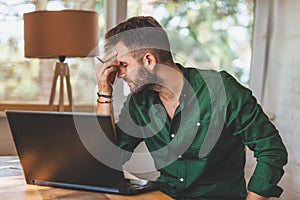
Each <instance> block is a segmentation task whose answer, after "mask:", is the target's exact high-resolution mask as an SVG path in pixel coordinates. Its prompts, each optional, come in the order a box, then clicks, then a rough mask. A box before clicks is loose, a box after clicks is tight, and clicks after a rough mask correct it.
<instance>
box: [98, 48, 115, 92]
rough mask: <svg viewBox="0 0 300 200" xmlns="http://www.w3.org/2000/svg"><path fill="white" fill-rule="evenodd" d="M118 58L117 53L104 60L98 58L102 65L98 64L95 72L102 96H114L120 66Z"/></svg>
mask: <svg viewBox="0 0 300 200" xmlns="http://www.w3.org/2000/svg"><path fill="white" fill-rule="evenodd" d="M116 57H117V52H116V51H113V52H112V53H111V54H108V55H107V56H105V57H104V58H103V59H101V58H98V57H97V58H98V60H99V61H100V63H99V64H97V66H96V69H95V71H96V76H97V79H98V90H99V91H98V92H99V93H101V94H106V95H111V94H112V91H113V88H112V85H113V83H114V81H115V78H116V75H117V72H118V66H119V63H118V62H117V60H116Z"/></svg>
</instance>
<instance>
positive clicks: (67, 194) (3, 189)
mask: <svg viewBox="0 0 300 200" xmlns="http://www.w3.org/2000/svg"><path fill="white" fill-rule="evenodd" d="M10 199H13V200H41V199H43V200H44V199H47V200H49V199H69V200H73V199H75V200H76V199H89V200H96V199H97V200H98V199H100V200H104V199H113V200H133V199H134V200H152V199H153V200H157V199H159V200H164V199H166V200H168V199H172V198H170V197H169V196H167V195H166V194H164V193H162V192H160V191H152V192H147V193H144V194H139V195H133V196H122V195H115V194H106V193H100V192H90V191H82V190H71V189H62V188H53V187H44V186H35V185H27V184H26V182H25V179H24V175H23V172H22V170H21V166H20V162H19V160H18V158H17V157H16V156H0V200H10Z"/></svg>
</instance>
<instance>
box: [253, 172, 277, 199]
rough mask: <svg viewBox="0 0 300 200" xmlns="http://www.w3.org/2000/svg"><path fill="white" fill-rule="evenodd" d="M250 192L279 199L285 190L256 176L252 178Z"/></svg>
mask: <svg viewBox="0 0 300 200" xmlns="http://www.w3.org/2000/svg"><path fill="white" fill-rule="evenodd" d="M248 190H250V191H252V192H254V193H256V194H259V195H261V196H264V197H279V196H280V195H281V193H282V192H283V189H282V188H281V187H279V186H277V185H276V184H272V183H268V182H266V181H265V180H264V179H262V178H260V177H255V176H252V177H251V179H250V181H249V184H248Z"/></svg>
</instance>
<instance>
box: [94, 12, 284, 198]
mask: <svg viewBox="0 0 300 200" xmlns="http://www.w3.org/2000/svg"><path fill="white" fill-rule="evenodd" d="M105 39H106V44H105V47H106V50H107V52H110V53H107V55H106V56H105V57H104V58H103V59H102V60H101V59H100V60H101V63H100V64H99V65H98V66H97V69H100V70H98V72H97V78H98V89H99V91H98V93H97V94H98V99H97V102H98V104H97V113H101V114H110V115H111V116H113V109H112V92H113V82H114V80H115V77H118V78H123V79H124V80H125V81H126V82H127V84H128V85H129V87H130V90H131V94H130V95H129V96H128V98H127V101H126V102H125V103H124V106H123V108H122V111H121V114H120V116H119V121H118V123H116V134H117V136H116V137H117V144H118V145H119V147H121V148H122V149H123V150H124V152H128V153H127V154H126V153H125V154H126V155H127V156H128V155H129V156H130V152H132V151H133V150H134V148H135V147H136V146H137V145H138V144H139V143H140V142H141V141H145V143H146V145H147V147H148V149H149V151H150V152H151V154H152V157H153V159H154V162H155V166H156V168H157V169H158V170H159V171H160V172H161V176H160V177H159V178H158V179H157V182H158V183H161V184H160V189H161V190H162V191H163V192H165V193H167V194H169V195H170V196H172V197H174V198H175V199H218V200H220V199H230V200H234V199H247V200H250V199H256V200H263V199H267V198H268V197H272V196H274V197H278V196H280V194H281V193H282V189H281V188H280V187H278V186H277V183H278V182H279V180H280V179H281V177H282V175H283V169H282V168H283V166H284V165H285V164H286V163H287V152H286V149H285V146H284V144H283V143H282V140H281V138H280V136H279V133H278V131H277V129H276V128H275V127H274V125H273V124H272V123H271V122H270V121H269V119H268V117H267V116H266V115H265V114H264V112H263V110H262V108H261V107H260V106H259V105H258V104H257V102H256V100H255V98H254V97H253V96H252V93H251V91H250V90H248V89H246V88H245V87H243V86H241V85H240V84H239V83H238V82H237V81H236V80H235V79H234V78H233V77H232V76H230V75H229V74H228V73H226V72H224V71H222V72H217V71H214V70H200V69H194V68H185V67H183V66H181V65H180V64H176V63H174V61H173V58H172V54H171V52H170V44H169V40H168V36H167V34H166V32H165V31H164V30H163V28H162V27H161V25H160V24H159V23H158V22H157V21H155V20H154V19H153V18H152V17H133V18H130V19H128V20H127V21H125V22H122V23H120V24H119V25H117V26H116V27H114V28H113V29H111V30H110V31H108V32H107V33H106V35H105ZM245 145H247V146H248V147H249V149H251V150H253V151H254V156H255V157H256V159H257V165H256V168H255V171H254V173H253V175H252V177H251V179H250V182H249V184H248V186H247V187H246V183H245V178H244V166H245ZM126 159H128V158H126ZM246 188H247V189H248V190H247V189H246Z"/></svg>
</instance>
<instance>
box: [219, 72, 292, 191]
mask: <svg viewBox="0 0 300 200" xmlns="http://www.w3.org/2000/svg"><path fill="white" fill-rule="evenodd" d="M223 75H224V79H223V80H224V81H227V83H226V84H227V85H230V87H228V88H226V94H227V99H228V108H227V112H228V115H227V116H228V117H227V125H228V126H232V127H234V130H235V131H234V134H235V135H237V136H240V137H241V138H242V141H243V142H244V144H245V145H247V147H248V148H249V149H250V150H252V151H253V152H254V157H255V158H256V161H257V164H256V167H255V170H254V172H253V175H252V177H251V178H250V181H249V183H248V190H250V191H252V192H255V193H257V194H259V195H262V196H265V197H279V196H280V194H281V193H282V192H283V190H282V188H280V187H279V186H278V182H279V181H280V179H281V177H282V176H283V173H284V170H283V166H284V165H285V164H286V163H287V150H286V148H285V145H284V144H283V142H282V138H281V137H280V135H279V132H278V130H277V129H276V127H275V126H274V124H273V123H272V122H271V121H270V120H269V118H268V116H267V115H266V114H265V113H264V111H263V109H262V108H261V106H260V105H259V104H258V103H257V101H256V99H255V97H254V96H253V95H252V92H251V91H250V90H249V89H247V88H245V87H243V86H241V85H240V84H238V83H237V82H236V80H234V78H232V77H231V76H230V75H228V74H223ZM226 84H225V85H226ZM237 91H238V92H237Z"/></svg>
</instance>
